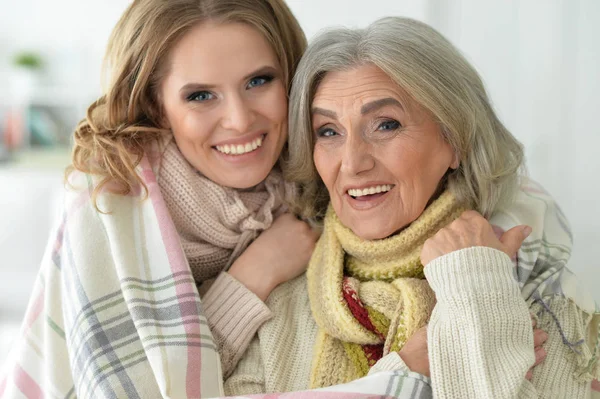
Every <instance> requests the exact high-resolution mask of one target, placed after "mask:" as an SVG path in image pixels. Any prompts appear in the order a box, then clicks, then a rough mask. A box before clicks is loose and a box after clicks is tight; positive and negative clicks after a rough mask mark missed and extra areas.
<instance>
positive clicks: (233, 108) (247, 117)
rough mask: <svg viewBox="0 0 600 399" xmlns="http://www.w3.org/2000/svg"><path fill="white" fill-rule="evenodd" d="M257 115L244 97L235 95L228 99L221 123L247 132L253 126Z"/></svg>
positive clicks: (227, 127)
mask: <svg viewBox="0 0 600 399" xmlns="http://www.w3.org/2000/svg"><path fill="white" fill-rule="evenodd" d="M255 119H256V116H255V114H254V111H253V110H252V108H251V107H250V106H249V104H247V103H246V101H245V100H244V98H242V97H240V96H234V97H231V98H229V99H228V101H227V102H226V105H225V110H224V114H223V118H222V121H221V125H222V126H223V127H224V128H225V129H228V130H235V131H237V132H240V133H246V132H248V130H249V129H250V128H251V126H252V124H253V123H254V120H255Z"/></svg>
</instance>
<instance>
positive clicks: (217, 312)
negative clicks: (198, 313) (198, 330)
mask: <svg viewBox="0 0 600 399" xmlns="http://www.w3.org/2000/svg"><path fill="white" fill-rule="evenodd" d="M202 304H203V306H204V314H205V316H206V319H207V321H208V325H209V327H210V330H211V332H212V334H213V337H214V339H215V342H216V344H217V347H218V349H219V354H220V356H221V365H222V368H223V377H224V378H227V377H228V376H229V375H230V374H231V373H232V372H233V370H234V369H235V367H236V365H237V363H238V361H239V360H240V358H241V357H242V355H243V354H244V352H246V349H247V348H248V345H249V344H250V341H251V340H252V338H253V337H254V336H255V335H256V331H257V330H258V328H259V327H260V326H261V325H263V323H264V322H266V321H267V320H269V319H270V318H271V317H272V313H271V311H270V310H269V308H268V307H267V305H265V303H264V302H263V301H261V300H260V298H258V297H257V296H256V295H254V293H252V292H251V291H250V290H248V289H247V288H246V287H245V286H244V285H243V284H242V283H240V282H239V281H237V280H236V279H235V278H234V277H232V276H231V275H230V274H229V273H226V272H223V273H221V274H220V275H219V277H217V279H216V280H215V282H214V283H213V284H212V286H211V287H210V288H209V289H208V291H207V292H206V294H205V295H204V296H203V297H202Z"/></svg>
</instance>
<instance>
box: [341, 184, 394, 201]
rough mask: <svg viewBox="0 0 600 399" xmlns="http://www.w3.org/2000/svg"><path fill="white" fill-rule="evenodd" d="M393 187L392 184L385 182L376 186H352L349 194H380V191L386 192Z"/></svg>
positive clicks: (360, 195) (354, 195) (358, 195)
mask: <svg viewBox="0 0 600 399" xmlns="http://www.w3.org/2000/svg"><path fill="white" fill-rule="evenodd" d="M391 189H392V185H391V184H384V185H383V186H374V187H367V188H363V189H360V188H351V189H350V190H348V195H351V196H352V197H355V198H356V197H363V196H365V195H373V194H378V193H385V192H388V191H390V190H391Z"/></svg>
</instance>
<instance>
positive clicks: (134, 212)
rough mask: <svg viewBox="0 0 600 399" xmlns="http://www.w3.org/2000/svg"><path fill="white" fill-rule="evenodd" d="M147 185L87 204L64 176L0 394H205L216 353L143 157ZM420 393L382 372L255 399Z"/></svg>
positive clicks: (87, 188) (408, 377)
mask: <svg viewBox="0 0 600 399" xmlns="http://www.w3.org/2000/svg"><path fill="white" fill-rule="evenodd" d="M138 172H139V173H140V175H141V176H142V178H143V180H144V181H145V183H146V184H147V186H148V190H149V191H148V199H145V200H143V197H144V193H141V192H138V193H134V194H132V195H129V196H121V195H115V194H110V193H108V192H105V193H102V194H101V195H100V196H99V197H98V205H99V207H100V209H101V210H102V211H103V212H108V213H102V212H98V211H97V210H96V209H95V208H94V206H93V202H92V201H91V193H92V190H93V187H94V183H95V182H94V180H93V178H92V177H90V176H87V175H83V174H73V175H72V176H71V178H70V185H69V187H68V189H67V190H66V193H65V199H64V206H63V209H64V211H63V214H62V219H61V221H60V223H59V225H58V226H57V227H56V229H55V230H54V232H53V234H52V236H51V239H50V241H49V244H48V246H47V249H46V252H45V255H44V258H43V260H42V264H41V268H40V272H39V275H38V278H37V281H36V283H35V287H34V289H33V294H32V296H31V300H30V303H29V306H28V310H27V312H26V316H25V319H24V322H23V325H22V328H21V332H20V337H19V339H18V340H17V342H16V343H15V345H14V346H13V348H12V351H11V353H10V354H9V357H8V359H7V360H6V362H5V364H4V367H3V370H2V372H1V373H0V397H2V398H22V397H26V398H42V397H53V398H65V399H70V398H75V397H79V398H92V397H93V398H161V397H162V398H208V397H217V396H222V395H223V388H222V374H221V365H220V360H219V356H218V353H217V350H216V347H215V344H214V342H213V338H212V335H211V332H210V330H209V328H208V325H207V322H206V319H205V317H204V316H203V312H202V304H201V301H200V297H199V295H198V291H197V289H196V285H195V283H194V279H193V277H192V274H191V271H190V268H189V265H188V262H187V259H186V258H185V255H184V253H183V251H182V248H181V244H180V241H179V237H178V234H177V232H176V230H175V227H174V225H173V222H172V220H171V217H170V216H169V213H168V211H167V208H166V206H165V203H164V201H163V198H162V195H161V193H160V190H159V188H158V185H157V183H156V174H155V170H154V169H153V165H151V164H150V162H149V161H148V159H144V160H143V162H142V164H141V165H140V167H139V169H138ZM369 396H377V397H396V398H421V397H431V388H430V384H429V381H428V379H427V378H425V377H422V376H419V375H418V374H414V373H404V372H396V373H391V372H386V373H379V374H376V375H375V376H369V377H366V378H364V379H361V380H358V381H355V382H353V383H350V384H346V385H343V386H338V387H331V388H328V389H326V390H320V391H310V392H297V393H291V394H282V395H273V394H271V395H265V397H269V398H274V397H291V398H307V397H311V398H317V397H321V398H357V397H369Z"/></svg>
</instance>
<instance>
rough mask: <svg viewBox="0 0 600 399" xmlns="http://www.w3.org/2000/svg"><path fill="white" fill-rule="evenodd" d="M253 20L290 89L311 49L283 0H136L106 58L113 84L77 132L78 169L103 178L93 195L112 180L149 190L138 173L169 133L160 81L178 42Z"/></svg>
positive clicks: (114, 185) (117, 185)
mask: <svg viewBox="0 0 600 399" xmlns="http://www.w3.org/2000/svg"><path fill="white" fill-rule="evenodd" d="M207 20H212V21H217V22H222V23H228V22H241V23H246V24H248V25H250V26H252V27H254V28H256V29H257V30H258V31H260V32H261V33H262V34H263V35H264V37H265V38H266V39H267V41H268V42H269V43H270V44H271V46H272V48H273V51H274V52H275V54H276V56H277V58H278V61H279V64H280V66H281V69H282V71H283V74H284V81H285V83H286V85H287V88H288V92H289V87H290V81H291V79H292V77H293V76H294V72H295V69H296V66H297V64H298V62H299V60H300V57H301V56H302V53H303V52H304V49H305V48H306V38H305V36H304V33H303V32H302V29H301V28H300V25H299V24H298V21H297V20H296V19H295V17H294V16H293V14H292V13H291V11H290V9H289V8H288V7H287V6H286V4H285V2H284V1H283V0H169V1H164V0H135V1H133V3H132V4H131V5H130V6H129V7H128V8H127V10H126V11H125V13H124V14H123V15H122V16H121V19H120V20H119V22H118V23H117V25H116V26H115V28H114V29H113V31H112V34H111V37H110V39H109V43H108V47H107V51H106V56H105V65H104V68H105V71H108V72H109V80H108V86H107V89H106V90H105V94H103V95H102V96H101V97H100V98H99V99H98V100H96V101H95V102H94V103H93V104H92V105H91V106H90V107H89V108H88V110H87V115H86V118H85V119H84V120H83V121H81V122H80V123H79V125H78V126H77V128H76V129H75V133H74V147H73V153H72V165H71V166H70V167H69V168H68V169H67V171H66V177H68V176H69V174H70V173H71V172H73V171H74V170H79V171H81V172H84V173H89V174H94V175H98V176H100V178H101V179H100V182H99V183H98V184H97V185H96V187H95V188H94V192H93V196H92V198H93V200H94V204H96V205H97V203H96V198H97V195H98V193H99V192H100V191H101V190H102V188H103V187H105V186H107V184H109V183H110V187H111V191H115V192H117V193H119V194H124V195H126V194H129V193H130V192H132V191H133V190H134V188H135V187H140V186H141V187H143V188H144V190H146V191H147V187H146V185H145V184H144V182H143V181H142V179H141V178H140V176H138V174H137V173H136V172H135V168H136V167H137V165H138V164H139V162H140V161H141V160H142V158H143V156H144V153H145V151H146V150H147V148H148V145H149V144H151V142H152V141H154V140H157V139H159V138H160V137H161V136H162V135H164V134H168V133H169V131H168V130H167V129H164V128H162V127H161V125H162V123H161V121H162V119H163V112H162V106H161V104H160V101H159V96H158V89H159V85H160V83H161V81H162V79H163V78H164V76H165V75H166V74H167V73H168V65H167V64H168V63H167V59H168V56H169V53H170V50H171V49H172V48H173V47H174V45H175V44H176V43H177V42H178V41H179V40H180V39H181V38H182V37H183V36H184V35H185V34H186V33H187V32H188V31H189V30H190V29H191V28H192V27H194V26H196V25H197V24H199V23H201V22H203V21H207Z"/></svg>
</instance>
